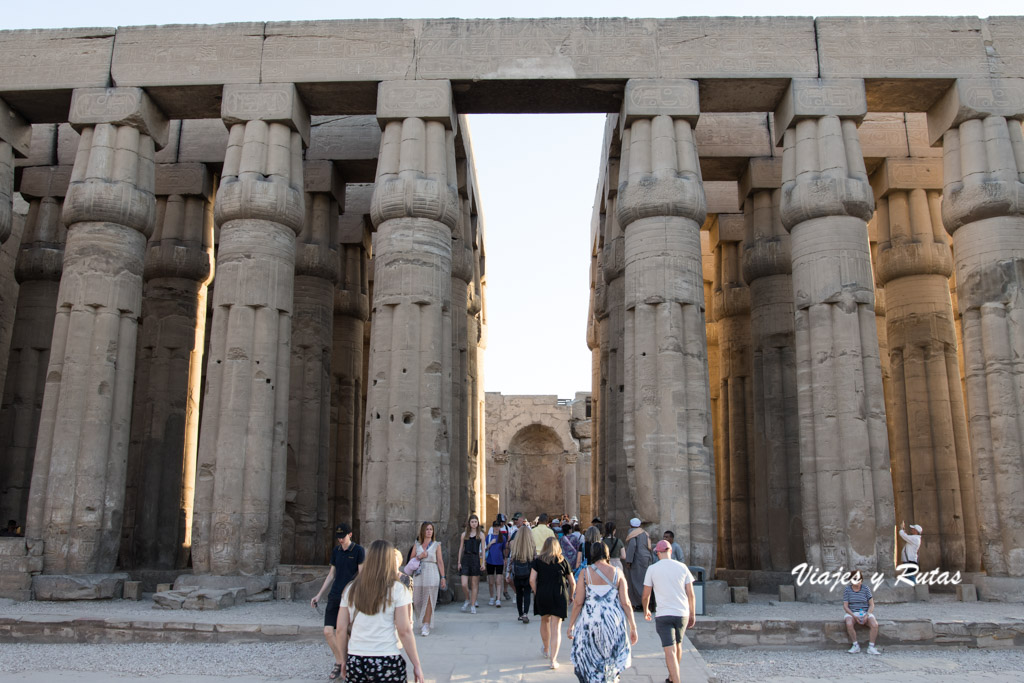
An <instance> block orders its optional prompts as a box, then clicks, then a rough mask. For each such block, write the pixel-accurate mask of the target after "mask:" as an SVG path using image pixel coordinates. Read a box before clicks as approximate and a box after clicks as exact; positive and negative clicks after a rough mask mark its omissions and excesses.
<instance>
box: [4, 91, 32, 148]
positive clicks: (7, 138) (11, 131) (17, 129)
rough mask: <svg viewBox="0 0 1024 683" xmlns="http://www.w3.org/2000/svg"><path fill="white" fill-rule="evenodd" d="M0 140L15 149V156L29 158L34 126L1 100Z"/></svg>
mask: <svg viewBox="0 0 1024 683" xmlns="http://www.w3.org/2000/svg"><path fill="white" fill-rule="evenodd" d="M0 140H3V141H4V142H6V143H7V144H9V145H10V146H11V147H13V148H14V156H16V157H22V158H24V157H27V156H28V152H29V147H31V146H32V126H31V124H29V123H28V122H27V121H26V120H25V119H23V118H21V115H20V114H18V112H16V111H14V110H13V109H11V108H10V107H9V106H7V103H6V102H4V101H3V100H2V99H0Z"/></svg>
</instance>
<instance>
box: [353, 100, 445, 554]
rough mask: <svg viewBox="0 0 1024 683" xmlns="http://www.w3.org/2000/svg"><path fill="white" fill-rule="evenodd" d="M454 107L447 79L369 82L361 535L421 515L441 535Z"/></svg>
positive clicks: (394, 529) (399, 529)
mask: <svg viewBox="0 0 1024 683" xmlns="http://www.w3.org/2000/svg"><path fill="white" fill-rule="evenodd" d="M453 109H454V106H453V104H452V94H451V85H450V84H449V83H448V81H407V82H402V81H385V82H383V83H381V84H380V87H379V90H378V93H377V118H378V120H379V121H380V123H381V125H382V126H383V131H384V132H383V136H382V139H381V150H380V157H379V160H378V167H377V183H376V187H375V188H374V193H373V201H372V206H371V216H372V218H373V223H374V225H375V226H376V228H377V235H376V239H375V242H374V248H375V253H374V283H373V326H372V329H371V334H370V338H371V342H370V343H371V347H370V368H369V375H368V377H367V380H368V382H369V386H368V387H367V399H366V401H367V404H366V448H365V455H364V465H363V495H362V497H361V500H360V508H361V510H362V514H361V518H362V520H361V523H362V535H363V538H364V539H375V538H387V539H390V540H392V541H398V540H400V539H409V538H412V537H413V536H414V535H415V533H416V531H417V529H418V525H419V523H420V522H422V521H423V520H433V521H436V523H437V524H438V529H437V534H438V536H439V537H440V538H448V534H449V529H450V527H449V522H450V497H449V496H450V490H449V483H448V476H449V472H450V470H449V467H450V453H451V451H450V449H451V445H450V435H449V431H448V430H449V425H450V422H451V414H450V411H451V372H452V368H451V348H452V341H451V330H452V322H451V316H452V311H451V299H450V297H451V272H452V270H451V269H452V230H453V229H454V228H455V226H456V224H457V223H458V220H459V211H460V205H459V196H458V189H457V184H456V182H457V181H456V172H455V127H456V121H455V116H454V111H453Z"/></svg>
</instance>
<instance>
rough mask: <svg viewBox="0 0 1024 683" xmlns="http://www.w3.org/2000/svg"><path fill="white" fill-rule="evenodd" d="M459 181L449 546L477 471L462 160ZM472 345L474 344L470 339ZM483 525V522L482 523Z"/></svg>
mask: <svg viewBox="0 0 1024 683" xmlns="http://www.w3.org/2000/svg"><path fill="white" fill-rule="evenodd" d="M456 167H457V172H458V177H459V207H460V210H459V219H458V222H457V223H456V225H455V228H454V230H452V240H451V241H452V270H451V302H452V314H451V320H452V329H451V339H452V345H451V406H452V407H451V416H452V418H451V422H450V423H449V425H448V433H449V443H450V444H451V459H450V461H449V470H450V472H451V474H450V481H449V486H450V491H449V494H450V501H451V502H450V508H449V509H450V510H451V515H452V517H453V518H454V520H455V523H454V524H453V525H452V529H451V531H452V534H453V536H455V538H454V539H453V540H450V541H449V544H451V543H453V542H454V544H455V545H458V538H457V537H458V534H459V533H461V529H462V525H464V524H465V521H466V519H468V518H469V514H470V510H473V511H475V512H479V510H478V509H477V506H476V494H477V485H476V481H477V480H476V475H477V472H478V468H477V467H476V466H475V462H473V455H472V453H471V450H470V449H471V446H472V444H471V442H470V432H471V431H472V414H473V411H475V410H476V396H475V395H470V386H469V380H470V377H469V320H468V315H469V308H470V302H471V300H472V299H471V296H470V282H472V280H473V241H472V237H473V232H472V224H471V218H470V210H471V209H472V203H471V200H470V198H469V185H468V178H467V177H466V174H467V168H466V160H465V159H460V160H458V161H457V162H456ZM474 341H475V340H474ZM483 521H484V522H486V521H487V520H486V519H484V520H483Z"/></svg>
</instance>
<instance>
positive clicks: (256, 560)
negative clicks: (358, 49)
mask: <svg viewBox="0 0 1024 683" xmlns="http://www.w3.org/2000/svg"><path fill="white" fill-rule="evenodd" d="M221 118H222V119H223V120H224V124H225V125H226V126H227V128H228V147H227V152H226V153H225V157H224V171H223V174H222V176H221V183H220V187H219V188H218V189H217V198H216V204H215V210H214V216H215V219H216V221H217V224H218V225H219V226H220V240H219V244H218V248H217V284H216V287H215V288H214V294H213V299H214V300H213V305H214V314H213V326H212V329H211V330H210V351H209V358H208V360H207V373H206V396H205V398H204V405H203V421H202V429H201V432H200V438H199V463H198V474H197V477H196V494H195V516H194V523H193V531H192V540H193V546H192V564H193V567H194V568H195V571H196V573H197V574H199V573H204V574H205V573H209V574H218V575H238V574H244V575H256V574H264V573H267V572H271V571H273V570H274V569H275V568H276V567H277V565H278V563H279V561H280V558H281V527H282V523H283V518H284V507H285V492H286V481H287V480H286V468H287V437H288V399H289V371H290V366H291V322H292V310H293V298H294V296H293V295H294V291H293V288H294V280H295V236H296V235H297V234H299V233H300V232H301V230H302V226H303V223H304V219H305V202H304V196H303V180H302V177H303V173H302V148H303V145H304V144H305V143H306V141H308V140H309V115H308V114H307V113H306V111H305V107H304V105H303V104H302V101H301V99H299V95H298V93H297V92H296V90H295V86H293V85H291V84H262V85H226V86H224V96H223V100H222V104H221Z"/></svg>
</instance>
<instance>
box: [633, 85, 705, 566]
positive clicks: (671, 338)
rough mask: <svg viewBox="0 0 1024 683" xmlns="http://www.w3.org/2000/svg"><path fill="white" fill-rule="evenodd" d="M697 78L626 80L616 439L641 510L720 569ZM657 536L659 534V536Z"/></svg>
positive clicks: (693, 558) (697, 557)
mask: <svg viewBox="0 0 1024 683" xmlns="http://www.w3.org/2000/svg"><path fill="white" fill-rule="evenodd" d="M699 113H700V109H699V105H698V100H697V83H696V81H687V80H651V81H643V80H631V81H628V82H627V83H626V92H625V98H624V103H623V112H622V126H623V132H622V162H621V165H622V168H621V174H622V179H623V182H621V183H620V185H619V195H618V202H617V204H616V211H617V213H618V219H619V223H620V224H621V225H622V228H623V232H624V233H625V244H624V247H625V248H624V266H625V267H624V271H625V274H624V296H625V314H624V320H625V326H624V327H625V335H624V337H625V354H624V356H625V358H624V363H623V366H624V368H625V382H624V384H625V392H624V412H623V425H624V430H623V431H624V434H623V439H622V444H623V451H624V452H625V460H626V463H627V472H628V476H629V483H630V490H631V493H632V498H633V505H634V508H635V510H636V514H637V516H638V517H640V519H641V520H643V522H644V523H645V524H647V525H648V528H653V529H655V530H657V531H659V532H660V531H661V530H664V529H672V530H673V531H674V532H675V534H676V539H677V540H678V542H679V544H680V545H681V546H683V548H684V551H685V552H686V557H687V559H688V560H689V561H690V562H691V563H692V564H695V565H698V566H703V567H711V566H713V563H714V561H715V542H716V538H715V535H716V531H715V490H714V486H715V484H714V460H713V454H712V443H711V438H712V434H711V409H710V408H711V407H710V394H709V388H708V366H707V340H706V338H705V329H704V325H705V321H704V285H703V275H702V272H703V271H702V266H701V244H700V227H701V225H702V224H703V223H704V218H705V213H706V203H705V198H704V189H703V186H702V181H701V176H700V165H699V164H698V160H697V147H696V145H695V143H694V138H693V125H694V123H696V120H697V117H698V116H699ZM659 535H660V533H659Z"/></svg>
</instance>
